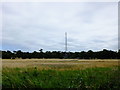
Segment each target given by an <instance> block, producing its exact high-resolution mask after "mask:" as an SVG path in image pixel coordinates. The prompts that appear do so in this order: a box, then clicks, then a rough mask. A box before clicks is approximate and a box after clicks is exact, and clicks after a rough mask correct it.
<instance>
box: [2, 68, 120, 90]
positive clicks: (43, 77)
mask: <svg viewBox="0 0 120 90" xmlns="http://www.w3.org/2000/svg"><path fill="white" fill-rule="evenodd" d="M119 75H120V71H119V69H118V67H105V68H88V69H85V70H63V71H59V70H54V69H53V70H38V69H37V67H35V68H26V69H25V68H24V69H23V68H3V72H2V85H3V86H2V87H3V88H81V89H85V88H89V89H92V90H94V89H100V90H102V89H108V90H112V89H118V88H120V87H119V86H120V81H119V80H120V76H119Z"/></svg>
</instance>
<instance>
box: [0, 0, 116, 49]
mask: <svg viewBox="0 0 120 90" xmlns="http://www.w3.org/2000/svg"><path fill="white" fill-rule="evenodd" d="M117 17H118V16H117V3H113V2H112V3H110V2H108V3H106V2H103V3H94V2H93V3H65V2H64V3H55V2H54V3H52V2H51V3H25V2H24V3H3V38H2V39H3V49H5V50H6V49H10V50H13V49H14V50H15V49H22V50H27V51H33V50H38V49H40V48H43V50H45V51H46V50H58V51H59V50H61V51H64V42H65V41H64V33H65V32H67V33H68V50H69V51H81V50H89V49H91V50H101V49H103V48H107V49H112V50H117V47H116V46H117V36H118V35H117V32H118V31H117V27H118V24H117V20H118V18H117ZM14 46H15V47H14Z"/></svg>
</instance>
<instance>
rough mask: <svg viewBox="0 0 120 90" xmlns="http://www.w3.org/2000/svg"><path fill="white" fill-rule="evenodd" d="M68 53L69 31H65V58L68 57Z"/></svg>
mask: <svg viewBox="0 0 120 90" xmlns="http://www.w3.org/2000/svg"><path fill="white" fill-rule="evenodd" d="M67 57H68V55H67V32H65V56H64V58H67Z"/></svg>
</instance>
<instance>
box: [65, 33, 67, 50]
mask: <svg viewBox="0 0 120 90" xmlns="http://www.w3.org/2000/svg"><path fill="white" fill-rule="evenodd" d="M65 52H67V32H65Z"/></svg>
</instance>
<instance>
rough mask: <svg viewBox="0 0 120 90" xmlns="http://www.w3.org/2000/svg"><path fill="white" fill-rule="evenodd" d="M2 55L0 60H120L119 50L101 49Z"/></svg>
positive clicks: (13, 52)
mask: <svg viewBox="0 0 120 90" xmlns="http://www.w3.org/2000/svg"><path fill="white" fill-rule="evenodd" d="M0 52H1V53H2V59H16V58H22V59H31V58H37V59H42V58H46V59H49V58H57V59H64V58H68V59H120V50H119V51H118V52H117V51H112V50H107V49H103V50H102V51H96V52H94V51H92V50H89V51H86V52H85V51H81V52H62V51H46V52H43V50H42V49H40V50H39V51H34V52H23V51H21V50H17V51H9V50H7V51H0Z"/></svg>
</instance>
